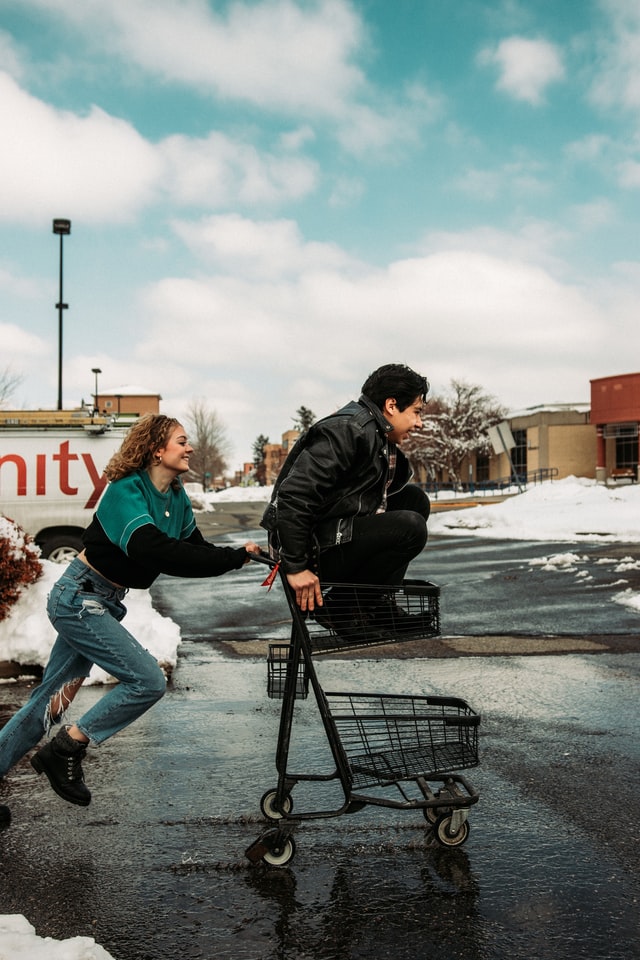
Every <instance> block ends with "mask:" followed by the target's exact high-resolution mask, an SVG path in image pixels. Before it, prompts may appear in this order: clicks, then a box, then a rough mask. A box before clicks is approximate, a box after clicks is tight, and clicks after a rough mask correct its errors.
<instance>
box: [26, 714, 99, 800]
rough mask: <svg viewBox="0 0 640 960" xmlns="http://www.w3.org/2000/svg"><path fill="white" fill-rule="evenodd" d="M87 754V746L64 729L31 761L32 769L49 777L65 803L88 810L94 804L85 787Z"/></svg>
mask: <svg viewBox="0 0 640 960" xmlns="http://www.w3.org/2000/svg"><path fill="white" fill-rule="evenodd" d="M86 752H87V745H86V744H85V743H81V742H80V741H79V740H74V739H73V737H70V736H69V734H68V733H67V730H66V728H65V727H63V728H62V730H59V731H58V733H57V734H56V736H55V737H54V738H53V740H49V742H48V743H46V744H45V745H44V747H41V748H40V750H38V752H37V753H36V754H35V755H34V756H33V757H32V758H31V766H32V767H33V769H34V770H36V771H37V772H38V773H45V774H46V775H47V777H48V778H49V783H50V784H51V786H52V787H53V789H54V790H55V792H56V793H57V794H58V796H59V797H62V799H63V800H68V801H69V803H76V804H78V806H79V807H87V806H88V805H89V804H90V803H91V793H90V791H89V789H88V787H86V786H85V782H84V775H83V773H82V765H81V761H82V760H84V757H85V754H86Z"/></svg>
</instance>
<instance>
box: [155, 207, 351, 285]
mask: <svg viewBox="0 0 640 960" xmlns="http://www.w3.org/2000/svg"><path fill="white" fill-rule="evenodd" d="M173 227H174V230H175V231H176V233H177V234H178V236H179V237H180V238H181V239H182V241H183V242H184V243H186V244H187V246H188V247H189V248H190V250H191V251H192V252H193V253H194V254H195V255H196V256H197V257H198V258H199V259H201V260H204V261H205V262H208V263H209V264H213V265H214V266H215V268H216V270H218V271H220V272H222V273H224V274H227V275H240V276H244V277H262V278H269V277H273V278H274V279H276V280H281V279H282V278H283V277H286V276H297V275H299V274H303V273H304V272H305V271H309V270H313V271H317V270H339V269H342V268H344V267H346V266H347V265H348V264H349V263H350V262H351V261H350V259H349V258H348V257H347V255H346V254H345V253H344V251H343V250H342V249H341V248H340V247H338V246H337V245H336V244H331V243H313V242H311V243H310V242H305V241H304V240H303V238H302V236H301V234H300V230H299V228H298V225H297V224H296V223H295V221H293V220H271V221H263V222H259V221H254V220H250V219H248V218H245V217H241V216H239V215H237V214H227V215H224V216H212V217H208V218H205V219H203V220H200V221H199V222H197V223H191V222H188V221H176V222H175V223H174V224H173Z"/></svg>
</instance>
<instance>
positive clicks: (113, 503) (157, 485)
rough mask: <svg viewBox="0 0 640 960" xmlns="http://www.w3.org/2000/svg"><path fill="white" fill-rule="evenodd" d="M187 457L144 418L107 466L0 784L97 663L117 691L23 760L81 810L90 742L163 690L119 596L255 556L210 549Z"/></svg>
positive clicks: (166, 428) (159, 419) (56, 596)
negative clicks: (187, 486)
mask: <svg viewBox="0 0 640 960" xmlns="http://www.w3.org/2000/svg"><path fill="white" fill-rule="evenodd" d="M192 452H193V448H192V447H191V446H190V445H189V441H188V440H187V436H186V434H185V431H184V428H183V427H182V426H181V425H180V424H179V423H178V421H177V420H174V419H172V418H170V417H166V416H164V415H162V414H158V415H155V414H149V415H147V416H144V417H141V418H140V420H138V421H136V422H135V423H134V425H133V426H132V427H131V429H130V430H129V432H128V434H127V436H126V437H125V440H124V442H123V444H122V446H121V447H120V450H119V451H118V452H117V453H116V454H115V455H114V456H113V457H112V458H111V460H110V461H109V463H108V465H107V468H106V470H105V475H106V477H107V479H108V480H109V481H110V483H109V485H108V486H107V489H106V490H105V493H104V496H103V497H102V499H101V501H100V503H99V505H98V509H97V511H96V513H95V515H94V517H93V520H92V522H91V524H90V526H89V527H88V529H87V530H86V531H85V534H84V538H83V539H84V550H83V551H82V553H80V554H79V556H78V557H76V559H75V560H73V561H72V562H71V563H70V564H69V566H68V567H67V568H66V569H65V571H64V573H63V574H62V576H61V577H60V579H59V580H58V582H57V583H56V584H55V585H54V587H53V589H52V590H51V593H50V595H49V599H48V604H47V613H48V615H49V619H50V620H51V623H52V624H53V626H54V627H55V628H56V630H57V632H58V637H57V639H56V641H55V643H54V646H53V649H52V651H51V656H50V658H49V662H48V663H47V666H46V668H45V670H44V674H43V677H42V683H41V684H40V685H39V686H37V687H36V688H35V689H34V691H33V693H32V694H31V697H30V699H29V700H28V701H27V703H26V704H25V705H24V706H23V707H22V708H21V709H20V710H19V711H18V712H17V713H16V714H15V715H14V716H13V717H12V719H11V720H10V721H9V722H8V723H7V724H6V726H5V727H4V728H3V729H2V730H1V731H0V777H2V776H4V775H5V773H6V772H7V771H8V770H9V769H10V768H11V767H12V766H13V765H14V764H15V763H16V762H17V761H18V760H19V759H20V758H21V757H23V756H24V755H25V754H26V753H27V752H28V751H29V750H30V749H31V748H32V747H34V746H35V745H36V744H37V743H38V742H39V741H40V740H41V739H42V736H43V734H44V733H45V732H48V731H49V729H50V728H51V726H52V724H54V723H58V722H60V720H61V719H62V716H63V714H64V711H65V709H66V707H67V706H68V705H69V703H70V702H71V700H72V699H73V697H74V696H75V693H76V692H77V690H78V688H79V687H80V686H81V684H82V681H83V680H84V678H85V677H86V676H88V674H89V671H90V669H91V666H92V664H94V663H95V664H97V665H98V666H99V667H101V668H102V669H103V670H106V672H107V673H109V674H110V675H111V676H112V677H115V679H116V680H118V681H119V682H118V683H117V684H116V685H115V686H113V687H111V688H110V689H109V691H108V692H107V693H106V694H105V695H104V696H103V697H102V698H101V699H100V700H99V701H98V702H97V703H96V704H95V705H94V706H93V707H91V708H90V709H89V710H88V711H87V713H85V714H84V715H83V716H82V717H80V719H79V720H78V721H77V723H74V724H72V725H70V726H64V727H61V729H60V730H59V731H58V733H57V735H56V736H55V737H54V738H53V739H51V740H49V741H48V742H47V743H46V744H45V745H44V746H43V747H41V748H40V750H38V752H37V753H36V754H35V755H34V756H33V758H32V760H31V763H32V765H33V767H34V768H35V770H36V771H37V772H38V773H44V774H46V776H47V777H48V779H49V782H50V784H51V786H52V787H53V789H54V790H55V792H56V793H57V794H58V796H60V797H62V798H63V799H64V800H68V801H69V802H70V803H75V804H79V805H80V806H87V805H88V804H89V802H90V800H91V793H90V792H89V790H88V788H87V786H86V785H85V782H84V775H83V771H82V765H81V761H82V760H83V759H84V756H85V753H86V748H87V744H88V743H89V742H93V743H95V744H100V743H102V742H103V741H104V740H106V739H107V738H108V737H112V736H113V735H114V734H115V733H117V732H118V731H119V730H122V729H123V728H124V727H126V726H127V725H128V724H130V723H132V722H133V721H134V720H135V719H136V718H137V717H139V716H140V715H141V714H143V713H144V712H145V711H146V710H148V709H149V708H150V707H151V706H153V704H154V703H156V701H158V700H159V699H160V698H161V697H162V696H163V694H164V692H165V689H166V681H165V676H164V674H163V672H162V670H161V669H160V667H159V666H158V664H157V662H156V660H155V659H154V657H152V656H151V654H150V653H149V652H148V651H147V650H145V649H144V648H143V647H142V646H141V645H140V644H139V643H138V641H137V640H136V639H135V637H133V636H132V635H131V634H130V633H129V632H128V631H127V630H126V629H125V628H124V627H123V626H122V624H121V620H122V618H123V617H124V615H125V613H126V608H125V607H124V605H123V603H122V601H123V599H124V596H125V594H126V593H127V590H128V589H129V588H130V587H135V588H146V587H149V586H150V585H151V584H152V583H153V581H154V580H155V579H156V577H157V576H158V575H159V574H161V573H165V574H169V575H171V576H176V577H216V576H219V575H220V574H222V573H226V572H227V571H229V570H235V569H238V568H240V567H242V566H243V564H245V563H247V562H248V561H249V559H250V557H249V554H250V553H255V552H258V551H259V549H260V548H259V547H258V546H257V545H256V544H255V543H251V542H249V543H245V545H244V546H243V547H238V548H233V547H216V546H214V545H213V544H211V543H208V542H207V541H206V540H205V539H204V537H203V536H202V534H201V533H200V531H199V530H198V528H197V527H196V523H195V519H194V516H193V511H192V509H191V503H190V501H189V498H188V496H187V494H186V493H185V491H184V488H183V486H182V483H181V481H180V480H179V477H180V475H181V474H184V473H186V472H187V471H188V469H189V455H190V454H191V453H192ZM4 809H5V811H6V814H5V816H8V811H7V810H6V808H4ZM0 812H2V811H0Z"/></svg>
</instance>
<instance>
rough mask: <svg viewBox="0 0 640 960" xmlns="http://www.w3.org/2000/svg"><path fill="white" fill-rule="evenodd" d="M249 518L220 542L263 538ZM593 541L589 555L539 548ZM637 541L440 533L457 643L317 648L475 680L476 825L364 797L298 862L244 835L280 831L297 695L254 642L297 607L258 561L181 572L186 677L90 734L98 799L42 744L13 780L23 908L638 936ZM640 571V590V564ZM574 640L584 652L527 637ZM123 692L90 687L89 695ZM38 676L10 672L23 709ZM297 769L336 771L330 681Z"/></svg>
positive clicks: (511, 935)
mask: <svg viewBox="0 0 640 960" xmlns="http://www.w3.org/2000/svg"><path fill="white" fill-rule="evenodd" d="M242 516H243V517H245V516H246V515H245V514H242ZM219 520H220V518H219V517H218V518H217V520H216V522H219ZM251 523H252V517H251V516H248V517H246V522H245V523H243V522H240V523H238V524H237V525H236V527H235V528H234V530H233V532H229V526H227V527H224V526H223V525H221V529H220V530H219V531H216V532H215V533H214V536H215V537H216V539H217V540H218V542H230V541H232V542H238V538H239V539H240V540H241V541H242V540H243V539H246V534H247V531H248V530H250V529H251ZM201 526H203V525H202V524H201ZM240 528H242V529H240ZM206 532H207V533H209V532H210V531H206ZM254 532H255V531H254ZM569 552H571V553H573V554H575V555H576V557H578V558H579V559H577V560H576V561H575V562H574V564H573V568H572V569H569V568H568V567H567V568H566V569H564V570H559V569H555V570H554V571H551V570H544V569H543V567H542V566H541V565H539V564H535V565H533V566H532V564H531V561H532V560H539V559H540V558H541V557H544V556H547V555H551V554H557V553H565V554H566V553H569ZM625 557H635V560H636V561H637V560H638V559H640V548H639V547H638V545H593V544H589V545H587V544H577V545H567V544H561V545H559V544H552V545H550V544H522V543H515V542H513V543H504V542H501V543H496V542H493V543H490V542H485V541H476V540H473V541H472V540H469V541H468V542H467V541H461V540H458V539H456V540H450V539H448V538H446V539H442V540H434V541H432V542H431V544H430V545H429V546H428V548H427V550H426V551H425V553H424V554H423V555H422V556H421V558H419V560H418V561H417V563H416V565H415V566H414V569H412V574H413V575H415V576H417V577H422V578H425V579H432V580H434V581H436V582H437V583H439V585H440V586H441V588H442V599H441V606H442V626H443V634H444V635H445V639H447V638H450V639H451V643H450V645H449V646H447V645H446V644H443V646H442V648H438V654H437V656H434V657H431V656H428V655H424V653H423V654H422V655H421V656H420V657H416V658H413V657H409V658H405V659H396V658H389V657H386V656H384V655H383V654H382V652H381V651H378V652H376V651H375V650H371V651H368V652H367V655H366V656H353V657H351V658H348V659H337V658H330V657H322V658H320V657H319V658H317V667H318V673H319V677H320V680H321V682H322V684H323V686H324V687H325V688H326V689H336V688H339V689H353V690H364V689H367V690H370V689H377V690H381V691H385V692H389V693H393V692H399V693H407V692H409V693H413V694H423V693H429V694H431V693H437V694H453V695H456V696H460V697H463V698H464V699H466V700H468V702H469V703H470V704H471V705H472V706H473V707H474V708H475V709H477V710H478V711H479V712H480V713H481V714H482V725H481V728H480V729H481V739H480V765H479V766H478V767H477V768H475V769H472V770H469V771H466V772H465V773H466V775H467V776H468V778H469V779H470V780H471V781H472V783H473V785H474V787H476V788H477V789H478V790H479V792H480V800H479V802H478V804H477V805H475V806H474V807H472V809H471V811H470V818H469V823H470V826H471V830H470V836H469V839H468V842H467V843H466V844H465V845H464V846H462V847H460V848H455V849H443V848H441V847H440V846H438V845H437V843H435V841H434V837H433V832H432V830H431V828H430V826H429V825H428V823H427V822H426V821H425V819H424V817H423V816H422V814H421V813H420V812H419V811H397V810H380V809H377V808H373V807H366V808H365V809H364V810H361V811H360V812H358V813H354V814H352V815H348V816H334V817H328V818H326V819H322V820H313V821H310V822H305V823H302V824H301V825H300V826H299V827H298V828H297V830H296V832H295V834H294V837H295V842H296V848H297V849H296V854H295V857H294V859H293V860H292V862H291V864H290V865H289V866H287V867H284V868H272V867H267V866H265V865H264V864H257V865H253V864H251V863H249V861H248V860H247V859H246V857H245V850H246V848H247V847H248V846H250V845H251V844H252V843H253V842H254V841H255V839H256V838H257V837H258V836H259V835H260V833H261V832H262V831H263V829H264V828H265V826H266V824H265V822H264V820H263V818H262V817H261V814H260V806H259V804H260V797H261V795H262V794H263V792H264V791H266V790H268V789H271V788H272V787H274V786H275V781H276V772H275V748H276V738H277V730H278V718H279V710H280V702H279V701H278V700H272V699H269V698H268V697H267V695H266V655H265V654H266V649H265V652H256V650H258V651H259V645H260V644H262V645H263V646H264V647H265V648H266V646H267V644H266V641H267V640H268V639H270V638H278V637H281V636H283V635H286V630H287V624H286V605H284V607H283V605H282V597H281V596H278V591H277V589H276V588H275V587H274V590H273V591H271V593H270V594H266V591H265V590H264V589H263V588H262V587H261V586H260V583H261V580H262V579H263V577H264V571H263V570H262V569H261V568H257V567H251V568H247V569H245V570H242V571H239V572H238V573H237V574H231V575H228V576H225V577H223V578H220V579H219V580H217V581H215V582H199V581H180V582H178V581H175V580H171V579H169V578H161V580H160V581H158V583H157V585H156V587H155V588H154V591H153V595H154V602H155V603H156V605H157V606H158V608H159V609H161V610H162V611H163V612H166V613H169V614H170V615H171V616H173V617H174V619H176V620H177V621H178V622H179V623H180V624H181V627H182V631H183V637H184V638H185V639H184V642H183V644H182V646H181V648H180V657H179V663H178V667H177V669H176V670H175V672H174V676H173V678H172V681H171V684H170V689H169V690H168V693H167V695H166V697H165V698H164V699H163V700H162V701H161V702H160V703H159V704H158V705H156V707H154V708H153V710H151V711H150V712H149V713H148V714H146V715H145V716H144V717H142V718H141V719H140V720H138V721H137V722H136V723H135V724H133V725H132V726H131V727H129V728H128V729H127V730H125V731H123V732H122V733H121V734H120V735H119V736H118V737H115V738H113V739H112V740H110V741H108V742H107V743H106V744H104V745H103V746H102V747H101V748H99V749H98V750H92V751H91V755H90V759H89V760H88V762H87V763H86V765H85V770H86V777H87V782H88V783H89V785H90V787H91V789H92V791H93V795H94V798H93V801H92V803H91V805H90V807H88V808H86V809H80V808H76V807H73V806H71V805H69V804H66V803H64V802H63V801H61V800H59V799H58V798H57V797H56V796H55V795H54V794H53V793H52V792H51V791H50V789H49V788H48V787H47V786H46V785H45V783H44V782H43V781H42V780H41V779H40V778H38V777H37V776H36V774H35V772H34V771H33V770H32V768H31V767H30V765H29V764H28V762H27V761H26V760H25V761H23V762H22V763H21V764H20V765H18V767H16V768H15V770H14V771H13V772H12V774H11V776H10V778H8V781H7V784H5V786H4V787H3V789H2V792H1V793H0V802H5V803H9V804H10V805H11V807H12V810H13V822H12V825H11V826H10V827H9V829H7V830H6V831H4V832H3V833H1V834H0V912H2V913H23V914H25V915H26V916H27V917H28V919H29V920H30V922H31V923H33V924H34V925H35V927H36V930H37V932H38V933H39V935H41V936H52V937H55V938H57V939H62V938H66V937H70V936H76V935H85V936H87V935H88V936H92V937H94V938H95V939H96V940H97V942H98V943H100V944H102V945H103V946H104V947H105V948H106V949H108V950H109V951H110V952H111V954H112V955H113V956H114V957H115V958H117V960H165V958H166V960H179V958H185V960H190V958H206V960H232V958H233V960H271V958H274V960H275V958H286V960H307V958H314V960H318V958H319V960H356V958H363V960H365V958H366V960H377V958H386V957H390V958H391V957H393V958H397V960H422V958H425V957H429V958H435V960H453V958H464V960H507V958H525V957H526V958H539V960H547V958H548V960H551V958H553V960H587V958H588V960H601V958H602V960H604V958H609V960H629V958H635V957H638V956H640V951H639V948H638V944H639V943H640V939H639V938H640V920H639V905H640V828H639V826H638V824H639V823H640V799H639V798H640V747H639V746H638V743H639V738H638V733H639V732H640V731H639V728H640V723H639V721H638V708H637V690H638V679H639V674H640V643H639V641H638V633H639V631H638V625H639V623H640V620H639V615H638V614H637V613H634V612H633V611H632V610H631V609H630V608H629V607H625V606H624V605H622V604H619V603H616V602H615V601H614V600H613V597H614V596H615V595H616V593H618V592H619V591H620V590H621V589H626V588H627V587H625V585H622V584H621V583H620V582H619V581H620V580H621V579H623V577H622V575H621V574H620V572H616V566H617V565H618V564H619V561H621V560H623V559H624V558H625ZM630 566H632V564H629V563H627V567H630ZM634 577H635V580H634ZM590 578H591V579H590ZM624 578H626V580H627V582H628V586H629V587H631V588H633V589H635V590H638V589H639V588H640V583H639V582H638V571H633V570H632V569H629V570H628V571H627V572H626V573H625V575H624ZM552 635H553V636H555V637H558V636H559V637H564V638H565V640H566V646H565V647H563V649H566V650H568V651H569V652H565V653H562V654H561V655H558V654H556V653H546V652H543V653H538V654H536V655H529V654H528V652H527V651H529V649H530V648H529V647H528V646H527V643H528V641H529V640H530V638H531V637H536V638H538V642H541V641H543V640H544V639H545V638H547V639H548V637H549V636H552ZM507 636H509V637H510V647H509V654H508V655H505V654H504V647H503V646H501V645H500V644H499V643H497V642H496V644H495V645H494V646H493V647H492V646H491V645H489V646H488V647H487V648H485V652H484V653H483V654H482V655H478V648H477V647H476V648H474V650H473V652H474V655H472V656H462V657H461V656H458V655H457V648H456V646H455V643H454V640H455V639H456V638H468V639H469V642H470V643H471V645H472V647H473V643H474V638H477V640H478V641H481V640H483V639H484V638H486V637H493V638H504V637H507ZM576 638H577V640H579V641H584V642H585V643H586V644H587V646H586V648H584V649H588V650H590V651H591V652H589V653H584V652H580V651H581V649H583V648H581V647H580V646H579V645H578V652H575V647H574V646H572V644H573V643H574V641H575V640H576ZM247 640H251V641H253V643H251V644H247ZM447 642H448V639H447ZM465 642H466V641H465ZM243 644H246V647H245V648H243ZM256 644H258V647H256ZM518 644H522V647H521V649H519V648H518ZM436 646H437V644H434V648H435V647H436ZM243 649H246V651H247V652H248V655H242V654H243ZM536 649H538V648H536ZM543 649H544V648H543ZM553 649H554V650H555V647H554V648H553ZM496 651H498V652H497V653H496ZM521 651H522V652H521ZM101 692H102V691H101V690H100V688H95V687H90V688H86V689H83V690H82V691H81V693H80V694H79V700H78V701H77V704H76V708H77V710H81V709H85V708H86V706H87V705H88V704H89V703H90V702H93V700H94V699H95V698H96V697H99V696H100V695H101ZM27 693H28V684H27V683H19V684H12V685H5V686H3V687H1V688H0V710H1V711H2V712H10V711H11V710H12V709H13V708H14V707H15V706H16V705H17V704H18V703H20V702H22V700H23V698H24V697H25V696H26V695H27ZM291 763H292V766H295V767H296V768H297V769H304V770H309V771H318V772H320V771H322V772H325V771H326V770H327V769H328V770H331V759H330V757H329V752H328V745H327V743H326V737H325V735H324V732H323V730H322V728H321V726H320V724H319V721H318V717H317V711H316V707H315V702H314V700H313V698H312V697H310V698H309V699H308V700H305V701H302V702H300V703H299V704H298V706H297V708H296V717H295V720H294V735H293V739H292V752H291ZM298 790H299V793H298V792H296V793H295V794H294V801H295V804H296V806H297V808H298V809H300V810H303V809H312V810H313V809H338V808H339V806H340V799H341V798H340V791H339V786H338V784H337V783H336V782H335V781H332V782H329V783H328V784H326V785H320V786H319V787H316V786H314V785H299V787H296V791H298Z"/></svg>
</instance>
